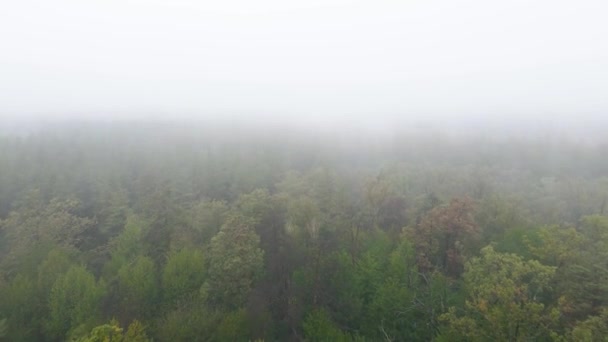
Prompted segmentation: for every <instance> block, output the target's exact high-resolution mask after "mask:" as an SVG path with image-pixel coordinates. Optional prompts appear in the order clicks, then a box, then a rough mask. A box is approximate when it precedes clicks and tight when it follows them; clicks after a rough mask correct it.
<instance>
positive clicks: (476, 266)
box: [441, 246, 559, 341]
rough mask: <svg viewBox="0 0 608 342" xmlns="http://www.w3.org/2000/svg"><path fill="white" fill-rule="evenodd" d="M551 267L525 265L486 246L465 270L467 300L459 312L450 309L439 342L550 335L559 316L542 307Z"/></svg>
mask: <svg viewBox="0 0 608 342" xmlns="http://www.w3.org/2000/svg"><path fill="white" fill-rule="evenodd" d="M554 273H555V267H551V266H545V265H542V264H541V263H539V262H538V261H535V260H531V261H524V260H523V259H522V258H521V257H519V256H517V255H515V254H503V253H498V252H496V251H494V249H493V248H492V247H491V246H489V247H485V248H483V249H482V251H481V257H477V258H473V259H471V261H470V262H468V263H467V265H466V270H465V273H464V275H463V277H464V282H465V286H466V290H467V292H468V300H467V301H466V304H465V307H464V308H462V311H460V310H457V309H456V308H454V307H452V308H450V310H449V312H448V313H446V314H444V315H442V316H441V320H442V321H444V322H445V323H447V330H446V331H444V333H443V334H442V336H441V338H442V339H443V340H452V341H453V340H466V341H537V340H542V339H543V338H548V337H550V336H551V335H552V330H551V329H552V326H553V325H554V324H555V323H556V322H557V318H558V315H559V312H558V311H557V310H556V309H548V308H546V307H545V305H544V304H543V303H541V296H542V295H543V292H544V291H545V290H546V289H547V287H548V285H549V282H550V280H551V278H552V277H553V274H554Z"/></svg>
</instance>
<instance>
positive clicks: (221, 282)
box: [208, 215, 264, 308]
mask: <svg viewBox="0 0 608 342" xmlns="http://www.w3.org/2000/svg"><path fill="white" fill-rule="evenodd" d="M259 243H260V238H259V237H258V235H257V234H256V233H255V231H254V230H253V227H252V222H251V221H250V220H248V219H247V218H244V217H242V216H239V215H232V216H231V217H229V218H228V220H227V221H226V223H225V224H224V225H223V226H222V228H221V230H220V232H219V233H218V234H217V235H216V236H214V237H213V239H212V240H211V250H210V254H209V281H208V288H209V295H210V296H209V298H210V300H211V301H213V302H216V303H218V304H221V305H225V306H226V307H228V308H238V307H240V306H242V305H243V304H244V303H245V301H246V299H247V296H248V294H249V291H251V288H252V286H253V283H254V281H255V280H257V279H258V278H259V276H260V275H261V272H262V267H263V256H264V253H263V251H262V250H261V249H260V248H259Z"/></svg>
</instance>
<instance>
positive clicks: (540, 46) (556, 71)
mask: <svg viewBox="0 0 608 342" xmlns="http://www.w3.org/2000/svg"><path fill="white" fill-rule="evenodd" d="M606 13H608V3H606V2H605V1H601V0H580V1H561V0H558V1H548V0H537V1H523V0H514V1H487V0H483V1H482V0H466V1H447V0H430V1H416V0H411V1H388V0H380V1H345V0H324V1H316V0H315V1H275V0H263V1H241V0H230V1H188V0H177V1H159V0H153V1H150V0H147V1H143V0H141V1H140V0H131V1H116V0H108V1H68V0H57V1H35V0H24V1H11V2H7V3H6V4H4V6H3V10H2V11H1V12H0V42H1V43H2V47H1V49H2V52H1V53H0V118H3V119H7V118H8V119H15V118H18V119H23V118H28V119H31V120H41V119H43V120H56V119H66V118H69V119H74V118H77V119H102V118H104V119H107V118H111V119H118V118H120V119H125V118H128V119H142V118H143V119H150V118H155V119H163V120H173V119H175V118H180V119H184V118H189V119H192V118H195V119H207V118H216V119H217V118H224V119H226V118H228V119H229V120H247V119H249V120H254V121H260V120H265V121H266V122H276V121H277V120H279V121H280V120H282V121H294V120H295V121H307V120H308V121H311V120H313V121H314V120H326V121H332V120H333V121H335V120H338V121H343V120H359V121H365V122H371V121H374V122H376V123H383V122H384V123H386V122H392V121H394V120H410V119H416V120H449V121H452V122H470V121H471V120H473V121H474V120H479V119H483V120H490V121H492V120H493V121H494V122H512V121H513V120H515V121H520V122H525V123H529V122H533V123H536V124H540V125H542V124H543V123H544V122H552V123H553V124H555V123H556V122H558V123H560V122H561V123H563V125H566V126H568V125H570V124H571V123H574V122H577V121H578V122H579V124H581V122H580V121H581V119H583V120H584V122H583V123H582V125H585V123H587V124H588V123H589V122H591V121H589V120H595V121H598V120H601V119H602V118H603V116H605V114H606V112H607V111H608V97H607V96H606V94H607V93H608V44H606V37H607V36H608V22H606V20H605V19H606V18H605V17H606ZM379 118H381V119H379ZM595 121H594V122H595Z"/></svg>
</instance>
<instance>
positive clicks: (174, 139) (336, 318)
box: [0, 124, 608, 342]
mask: <svg viewBox="0 0 608 342" xmlns="http://www.w3.org/2000/svg"><path fill="white" fill-rule="evenodd" d="M275 133H276V134H275ZM339 141H342V140H340V139H339V138H335V139H329V138H327V137H324V138H319V139H315V140H312V139H310V138H307V137H303V136H299V135H297V134H295V133H294V134H286V133H285V132H282V133H281V132H274V133H272V134H266V133H264V134H260V133H258V132H255V131H254V132H247V131H243V132H240V133H239V134H232V135H230V134H225V133H222V132H219V133H218V132H216V131H214V129H212V128H201V127H197V128H184V127H174V126H169V127H156V126H146V125H136V124H131V125H122V126H121V125H114V126H110V127H104V126H102V127H87V126H83V127H80V128H79V129H78V130H74V129H69V128H49V129H47V130H44V131H42V132H39V133H36V134H31V135H29V136H27V137H5V138H0V167H1V168H0V341H66V340H68V341H79V342H89V341H90V342H93V341H107V342H112V341H119V342H144V341H603V340H606V336H608V264H607V261H608V216H606V214H607V212H606V210H607V209H608V208H607V202H608V178H607V177H606V175H608V163H606V159H605V155H606V149H605V146H604V145H579V144H577V143H575V142H564V141H551V140H548V141H532V140H529V141H524V140H517V141H513V140H500V139H497V140H488V139H486V140H484V139H481V138H480V139H478V140H471V141H469V140H466V139H464V140H450V139H449V138H442V139H438V138H437V137H424V136H416V137H414V136H405V137H401V138H395V140H394V141H391V142H388V141H384V142H382V143H378V142H373V141H368V142H361V141H359V140H357V139H352V140H348V141H349V142H350V144H340V143H338V142H339ZM123 327H127V328H126V329H124V328H123Z"/></svg>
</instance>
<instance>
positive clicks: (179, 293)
mask: <svg viewBox="0 0 608 342" xmlns="http://www.w3.org/2000/svg"><path fill="white" fill-rule="evenodd" d="M206 275H207V272H206V267H205V258H204V257H203V253H202V252H201V251H198V250H193V249H187V248H184V249H182V250H180V251H177V252H173V253H171V254H170V255H169V258H168V259H167V264H166V265H165V267H164V269H163V274H162V289H163V297H164V300H165V303H167V304H168V305H174V304H175V303H177V302H179V301H181V300H191V299H192V296H193V295H195V294H198V293H199V291H200V289H201V285H203V283H204V281H205V278H206Z"/></svg>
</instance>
